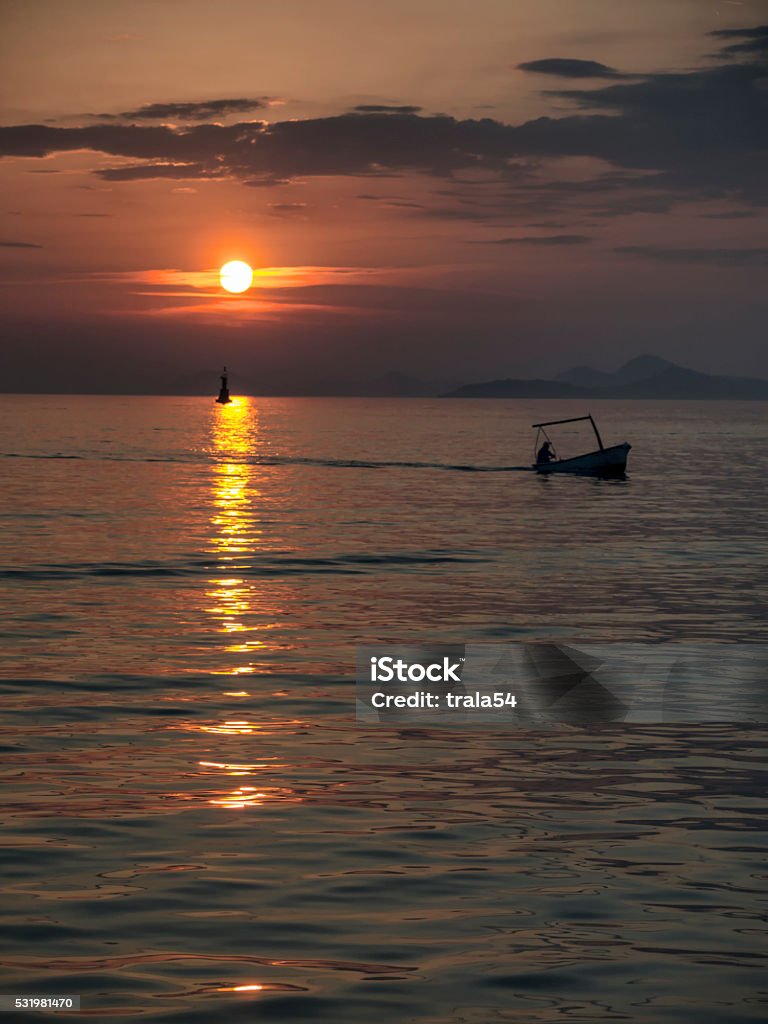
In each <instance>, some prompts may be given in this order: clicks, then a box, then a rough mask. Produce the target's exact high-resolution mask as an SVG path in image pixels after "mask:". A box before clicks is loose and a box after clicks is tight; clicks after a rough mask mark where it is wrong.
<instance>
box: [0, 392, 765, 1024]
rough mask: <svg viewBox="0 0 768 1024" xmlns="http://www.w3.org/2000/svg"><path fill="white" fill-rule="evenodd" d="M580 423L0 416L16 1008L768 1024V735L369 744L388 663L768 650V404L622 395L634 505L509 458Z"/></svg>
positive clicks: (594, 735) (235, 410)
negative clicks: (559, 651) (536, 428)
mask: <svg viewBox="0 0 768 1024" xmlns="http://www.w3.org/2000/svg"><path fill="white" fill-rule="evenodd" d="M582 411H583V410H582V409H581V408H576V407H574V406H572V405H571V404H570V403H568V402H547V403H545V404H542V403H536V404H530V403H526V402H515V401H506V402H505V401H498V402H496V401H485V402H483V401H466V402H454V401H441V400H424V401H422V400H410V401H408V400H402V401H401V400H377V401H364V400H356V399H347V400H335V399H264V400H262V399H241V400H239V401H238V402H237V403H235V404H233V405H232V406H229V407H226V408H220V407H217V406H214V405H213V404H212V402H211V401H210V400H208V399H198V398H164V399H160V398H132V397H129V398H123V397H111V398H102V397H67V396H35V397H26V396H24V397H22V396H5V397H2V398H0V452H1V453H2V456H3V457H2V458H0V466H1V467H2V477H3V487H2V492H1V495H0V523H2V531H1V532H0V581H1V584H2V600H3V604H4V613H3V618H2V625H1V628H2V635H3V638H2V654H1V655H0V679H1V680H2V690H3V703H4V715H3V727H2V731H3V735H2V737H0V742H1V743H2V750H3V754H4V757H3V762H4V772H5V780H6V786H5V787H4V790H5V806H4V809H3V818H2V820H3V826H4V829H3V838H2V843H3V847H4V849H3V851H2V852H3V857H4V870H3V877H4V879H5V888H4V894H3V910H2V925H3V927H2V953H1V954H0V964H1V965H2V969H3V979H2V982H1V983H0V988H1V989H2V991H3V992H6V993H32V994H34V993H37V994H80V995H81V996H82V999H83V1007H84V1008H85V1009H86V1010H87V1011H88V1013H89V1014H90V1015H91V1019H96V1020H102V1019H103V1020H105V1021H106V1020H111V1019H114V1018H117V1017H126V1018H130V1017H132V1016H135V1017H137V1018H139V1019H141V1020H143V1021H147V1022H150V1021H151V1022H155V1021H157V1022H160V1021H162V1022H166V1021H168V1022H171V1021H173V1022H185V1024H186V1022H189V1024H197V1022H210V1021H251V1020H266V1021H273V1020H275V1021H276V1020H281V1021H282V1020H285V1021H293V1020H297V1021H298V1020H322V1021H329V1022H330V1021H333V1022H342V1024H344V1022H350V1024H361V1022H364V1021H387V1022H391V1021H403V1022H409V1021H419V1022H427V1024H486V1022H494V1021H515V1022H521V1021H525V1022H533V1024H544V1022H546V1024H552V1022H559V1021H581V1022H594V1021H598V1020H599V1021H603V1020H611V1021H621V1020H626V1021H643V1022H645V1021H647V1022H653V1024H656V1022H673V1021H674V1022H677V1021H697V1022H733V1024H736V1022H745V1021H758V1020H762V1019H764V1017H765V1009H766V1008H765V1002H764V1000H765V980H764V979H765V975H764V973H763V972H764V970H765V967H766V962H765V961H766V946H765V931H764V923H762V922H764V916H763V912H764V910H765V893H766V886H765V860H764V841H763V840H764V831H763V830H764V826H765V810H766V801H765V774H764V767H765V753H764V752H765V746H764V743H765V733H764V732H760V731H759V730H758V729H757V728H749V727H745V726H733V725H706V726H704V725H699V726H689V727H680V726H677V727H672V726H658V727H654V726H635V727H629V726H619V725H613V726H602V727H599V728H597V729H594V728H593V729H579V728H575V727H563V728H562V729H559V730H553V731H551V732H548V733H547V732H543V733H542V732H538V733H536V734H534V733H525V732H523V731H520V732H518V733H513V732H505V733H489V732H483V733H482V734H478V733H476V732H472V731H470V730H467V731H460V730H447V731H446V730H429V729H419V730H415V729H410V730H408V729H394V728H384V727H370V728H367V727H366V728H363V727H360V726H358V725H356V724H355V722H354V688H353V685H352V676H353V671H354V654H355V646H356V645H357V644H360V643H372V642H377V641H392V642H396V641H403V642H417V641H452V642H453V641H467V642H469V641H472V642H477V641H483V640H489V641H493V642H496V643H498V642H503V641H506V640H509V641H512V640H519V639H541V638H550V639H556V640H564V641H568V640H571V641H578V640H585V639H591V640H594V641H604V640H625V641H641V640H663V639H679V640H686V641H697V642H706V641H710V640H711V641H720V642H723V641H724V642H733V641H764V640H766V639H768V635H767V634H768V629H767V627H766V614H765V612H766V591H767V589H768V546H767V545H766V531H767V527H768V512H767V509H768V502H766V498H767V497H768V488H767V487H766V480H768V446H766V440H767V439H768V419H767V418H766V412H768V410H767V409H766V406H765V405H764V404H761V403H744V404H739V405H736V404H729V403H681V404H673V403H658V404H650V403H640V402H635V403H626V404H620V403H610V402H603V403H594V407H593V410H592V411H593V413H595V415H596V416H597V419H598V423H599V425H600V427H601V430H602V432H603V435H604V438H605V440H606V442H618V441H623V440H629V441H631V442H632V443H633V445H634V446H635V447H634V448H633V451H632V453H631V455H630V475H629V478H628V479H627V480H626V481H612V482H601V481H594V480H588V479H576V478H574V479H568V478H563V479H540V478H538V477H536V476H534V475H533V474H527V473H516V472H513V471H508V470H505V469H504V468H503V467H509V466H515V465H520V464H524V463H527V462H529V461H530V459H531V445H532V441H533V436H532V431H531V430H530V423H531V422H533V421H534V420H537V419H541V418H556V417H559V416H568V415H578V414H580V413H581V412H582ZM569 444H570V447H571V452H576V451H578V450H580V449H582V450H583V449H584V448H585V447H591V444H589V443H585V440H584V436H583V435H582V440H578V439H577V438H576V437H575V435H574V436H573V438H570V437H568V436H566V438H565V442H564V445H563V447H564V448H565V449H567V448H568V446H569ZM484 470H485V471H484ZM9 1019H10V1017H9ZM27 1019H32V1018H30V1017H28V1018H27ZM38 1019H40V1018H39V1017H38ZM51 1019H53V1018H51Z"/></svg>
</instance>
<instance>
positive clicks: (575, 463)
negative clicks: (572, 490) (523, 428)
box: [531, 414, 632, 477]
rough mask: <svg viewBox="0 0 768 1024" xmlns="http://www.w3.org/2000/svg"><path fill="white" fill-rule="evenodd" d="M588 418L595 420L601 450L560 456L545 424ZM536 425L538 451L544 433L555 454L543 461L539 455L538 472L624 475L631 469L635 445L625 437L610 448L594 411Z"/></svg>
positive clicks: (537, 461) (573, 421)
mask: <svg viewBox="0 0 768 1024" xmlns="http://www.w3.org/2000/svg"><path fill="white" fill-rule="evenodd" d="M586 421H589V422H590V423H591V424H592V429H593V430H594V432H595V437H596V438H597V444H598V448H597V451H593V452H586V453H585V454H584V455H574V456H572V457H571V458H568V459H561V458H558V457H557V453H556V452H555V449H554V445H553V444H552V441H551V440H550V438H549V437H548V435H547V432H546V430H545V429H544V428H545V427H554V426H557V425H559V424H561V423H582V422H586ZM533 427H534V429H535V430H536V441H535V443H534V451H536V450H537V448H538V443H539V437H540V436H541V435H542V434H543V435H544V437H545V438H546V440H547V442H548V445H547V447H548V448H550V449H551V450H552V453H553V454H554V456H555V457H554V458H553V459H551V460H548V459H543V460H541V461H539V457H538V456H537V459H536V462H535V463H534V464H533V466H532V467H531V468H532V469H533V470H535V472H537V473H541V474H543V475H545V476H548V475H549V474H551V473H575V474H577V475H579V476H602V477H623V476H624V475H625V473H626V470H627V456H628V454H629V450H630V448H631V447H632V445H631V444H628V443H627V442H626V441H624V442H623V443H622V444H614V445H611V446H610V447H608V448H606V447H605V445H604V444H603V439H602V438H601V437H600V431H599V430H598V429H597V425H596V424H595V421H594V420H593V418H592V416H591V414H588V415H586V416H572V417H571V418H570V419H567V420H548V421H547V422H546V423H534V424H533Z"/></svg>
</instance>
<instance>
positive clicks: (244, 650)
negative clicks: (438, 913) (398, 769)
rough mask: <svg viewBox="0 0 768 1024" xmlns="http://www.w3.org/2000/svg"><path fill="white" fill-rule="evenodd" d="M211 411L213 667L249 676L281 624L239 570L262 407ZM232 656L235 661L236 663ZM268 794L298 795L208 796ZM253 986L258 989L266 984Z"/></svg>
mask: <svg viewBox="0 0 768 1024" xmlns="http://www.w3.org/2000/svg"><path fill="white" fill-rule="evenodd" d="M212 416H213V419H212V427H211V441H212V454H213V456H214V461H213V464H212V467H211V470H212V483H211V513H210V526H211V531H210V544H209V550H210V553H211V554H212V555H213V557H214V559H215V564H216V572H215V574H214V575H212V576H211V578H210V579H209V580H208V586H209V589H207V590H206V597H207V598H208V599H209V600H210V602H211V603H210V604H209V605H208V606H207V607H206V609H205V611H206V613H207V614H208V615H209V616H210V617H211V618H212V619H213V622H214V629H215V632H216V633H217V634H219V635H220V636H221V638H222V641H223V649H222V654H223V661H224V665H223V667H220V668H214V669H213V674H214V675H227V676H236V677H245V678H247V677H248V676H252V675H254V674H255V673H257V672H259V670H260V669H259V666H258V664H257V663H256V662H255V660H254V659H255V658H256V656H257V655H258V654H260V653H261V654H264V653H266V652H267V651H269V650H270V649H271V645H270V643H269V640H268V636H269V633H270V632H271V631H272V630H274V629H276V628H277V626H278V625H279V622H278V621H277V616H276V613H275V610H274V606H273V604H272V603H271V602H270V600H269V593H268V592H266V591H265V590H264V589H263V584H260V583H258V582H257V581H254V580H253V579H249V578H248V576H247V574H246V575H243V574H241V573H242V570H248V569H249V568H250V561H249V560H251V559H253V558H254V557H255V556H257V555H259V554H260V553H262V551H261V544H262V537H263V530H262V527H261V526H260V522H259V514H260V512H259V508H260V503H261V502H262V500H263V498H264V495H263V491H262V485H261V481H260V478H259V474H260V473H261V472H263V471H262V470H260V469H259V467H257V466H255V465H253V463H252V462H251V461H249V460H250V459H251V458H252V456H253V455H254V454H255V453H256V451H257V450H258V447H259V444H260V435H259V414H258V408H257V406H256V404H255V403H254V402H253V401H252V400H251V399H248V398H243V397H236V398H234V399H233V400H232V402H231V403H230V404H228V405H217V406H215V407H214V409H213V412H212ZM238 570H240V573H239V572H238ZM233 660H236V661H237V663H236V664H234V665H232V664H231V662H232V661H233ZM222 695H223V696H225V697H231V698H238V699H243V700H247V699H248V698H252V697H253V696H254V694H253V693H252V691H251V690H248V689H240V688H237V689H235V688H233V689H229V690H224V691H222ZM296 724H299V723H298V722H293V721H281V722H273V721H271V720H270V721H269V722H268V723H262V722H257V721H254V720H253V719H252V718H251V717H249V716H248V715H247V714H246V713H242V714H233V715H232V716H231V717H229V718H226V719H224V720H223V721H220V722H213V723H211V722H209V723H206V724H202V725H200V724H195V725H193V726H192V727H191V728H192V729H194V731H196V732H200V733H203V734H207V735H209V736H213V737H215V736H219V737H227V738H228V739H229V740H230V742H231V741H232V740H233V739H236V738H238V737H252V738H258V737H260V736H262V737H266V736H268V735H271V734H273V733H274V732H275V731H276V730H277V729H280V728H284V727H286V726H289V727H292V726H294V725H296ZM277 760H278V759H277V758H275V757H265V758H261V759H259V760H258V761H250V762H249V761H245V760H243V761H232V762H230V761H212V760H201V761H199V762H198V763H199V766H200V767H201V768H202V769H203V774H211V775H214V776H216V777H220V776H221V775H226V776H230V777H238V776H239V777H243V776H245V777H249V776H252V775H254V774H256V773H258V772H260V771H261V772H264V771H271V772H274V771H275V770H279V769H280V768H281V767H284V766H283V765H281V764H279V763H276V762H277ZM270 800H280V801H282V802H285V801H289V802H301V799H300V798H299V797H296V796H295V795H294V794H293V791H292V790H291V789H288V788H287V787H281V786H262V787H257V786H251V785H240V786H237V787H236V788H234V789H232V790H226V791H221V792H217V793H216V795H215V796H213V797H212V798H210V799H209V801H208V802H209V803H210V804H212V805H214V806H217V807H222V808H226V809H229V810H242V809H245V808H253V807H259V806H261V805H263V804H264V803H266V802H267V801H270ZM249 988H252V989H254V990H260V988H261V986H258V985H254V986H249Z"/></svg>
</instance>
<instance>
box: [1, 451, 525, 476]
mask: <svg viewBox="0 0 768 1024" xmlns="http://www.w3.org/2000/svg"><path fill="white" fill-rule="evenodd" d="M0 458H4V459H76V460H81V461H84V462H183V463H202V464H210V465H216V464H220V463H225V464H227V465H243V466H318V467H327V468H329V469H438V470H446V471H448V472H454V473H515V472H517V473H522V472H525V473H529V472H531V471H532V469H533V467H532V466H476V465H472V464H469V463H451V462H413V461H396V460H392V461H379V460H372V459H321V458H313V457H310V456H302V455H255V456H251V457H246V458H243V456H242V455H237V456H233V457H232V458H227V457H226V455H225V454H223V453H217V456H216V457H215V458H213V457H211V456H208V455H202V456H199V455H197V456H196V455H195V454H190V455H185V456H183V457H174V456H152V455H145V456H141V455H101V454H99V455H91V454H83V455H67V454H64V453H63V452H55V453H50V454H34V453H25V452H2V453H0Z"/></svg>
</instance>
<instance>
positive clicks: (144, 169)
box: [94, 163, 215, 181]
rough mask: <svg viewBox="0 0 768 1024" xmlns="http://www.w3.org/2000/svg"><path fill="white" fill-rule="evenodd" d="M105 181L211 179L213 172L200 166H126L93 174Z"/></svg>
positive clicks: (161, 164) (108, 168) (162, 164)
mask: <svg viewBox="0 0 768 1024" xmlns="http://www.w3.org/2000/svg"><path fill="white" fill-rule="evenodd" d="M94 173H95V174H98V176H99V177H100V178H103V179H104V180H105V181H150V180H152V179H154V178H174V179H178V180H184V179H185V178H195V179H197V178H211V177H215V172H213V171H208V170H206V168H205V167H204V166H203V165H202V164H165V163H158V164H126V165H124V166H123V167H103V168H100V169H99V170H97V171H95V172H94Z"/></svg>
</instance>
